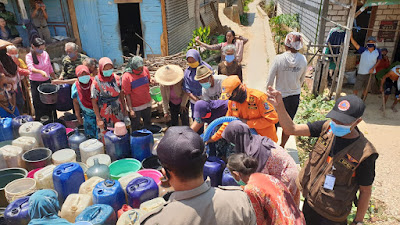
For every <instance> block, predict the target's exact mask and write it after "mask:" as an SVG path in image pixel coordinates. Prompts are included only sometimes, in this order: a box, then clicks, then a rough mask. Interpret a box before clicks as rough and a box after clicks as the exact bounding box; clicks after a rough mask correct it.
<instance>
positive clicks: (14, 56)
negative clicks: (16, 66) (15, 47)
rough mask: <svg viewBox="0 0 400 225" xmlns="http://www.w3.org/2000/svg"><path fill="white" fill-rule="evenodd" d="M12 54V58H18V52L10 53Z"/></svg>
mask: <svg viewBox="0 0 400 225" xmlns="http://www.w3.org/2000/svg"><path fill="white" fill-rule="evenodd" d="M10 56H11V58H18V54H15V55H10Z"/></svg>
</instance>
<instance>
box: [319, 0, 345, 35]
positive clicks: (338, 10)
mask: <svg viewBox="0 0 400 225" xmlns="http://www.w3.org/2000/svg"><path fill="white" fill-rule="evenodd" d="M339 2H341V3H343V4H347V5H348V4H350V3H351V0H340V1H339ZM348 14H349V10H348V9H346V8H344V7H342V6H340V5H336V4H333V3H332V2H329V6H328V13H327V18H328V19H330V20H333V21H335V22H336V23H339V24H341V25H344V26H346V25H347V17H348ZM334 27H336V25H335V24H333V23H331V22H326V25H325V37H324V40H326V38H327V37H328V35H329V31H330V30H331V29H332V28H334Z"/></svg>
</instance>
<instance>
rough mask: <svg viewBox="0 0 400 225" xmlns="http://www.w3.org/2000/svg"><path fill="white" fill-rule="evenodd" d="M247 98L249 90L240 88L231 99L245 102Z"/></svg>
mask: <svg viewBox="0 0 400 225" xmlns="http://www.w3.org/2000/svg"><path fill="white" fill-rule="evenodd" d="M246 98H247V91H244V90H242V89H239V90H238V91H237V93H236V95H234V96H233V95H232V96H231V97H230V98H229V100H232V101H235V102H239V103H243V102H244V101H246Z"/></svg>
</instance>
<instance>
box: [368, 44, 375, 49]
mask: <svg viewBox="0 0 400 225" xmlns="http://www.w3.org/2000/svg"><path fill="white" fill-rule="evenodd" d="M367 47H368V48H375V44H374V43H368V44H367Z"/></svg>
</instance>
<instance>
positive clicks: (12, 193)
mask: <svg viewBox="0 0 400 225" xmlns="http://www.w3.org/2000/svg"><path fill="white" fill-rule="evenodd" d="M36 190H37V189H36V180H35V179H32V178H21V179H18V180H14V181H12V182H10V183H9V184H7V186H6V187H5V188H4V192H5V196H6V199H7V201H8V202H9V203H11V202H13V201H14V200H17V199H19V198H22V197H25V196H28V195H30V194H32V193H33V192H35V191H36Z"/></svg>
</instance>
